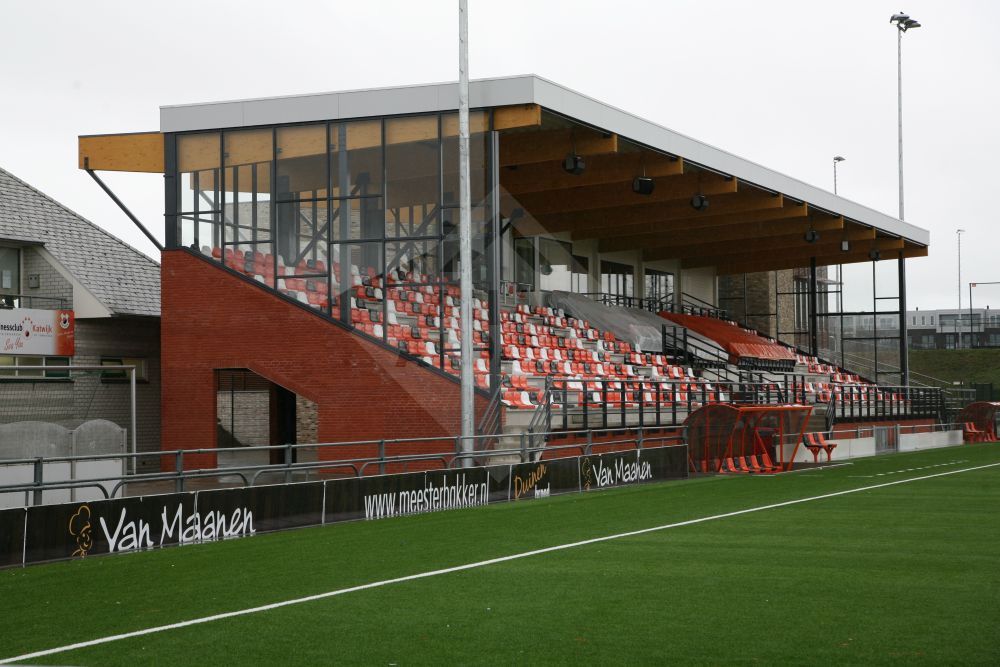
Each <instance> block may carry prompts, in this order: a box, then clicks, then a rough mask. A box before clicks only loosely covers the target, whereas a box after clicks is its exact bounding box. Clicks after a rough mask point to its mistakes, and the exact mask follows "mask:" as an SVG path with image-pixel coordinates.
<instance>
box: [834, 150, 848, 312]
mask: <svg viewBox="0 0 1000 667" xmlns="http://www.w3.org/2000/svg"><path fill="white" fill-rule="evenodd" d="M846 159H847V158H846V157H844V156H842V155H834V156H833V194H837V163H838V162H843V161H844V160H846ZM843 310H844V265H843V264H837V312H838V313H839V312H842V311H843Z"/></svg>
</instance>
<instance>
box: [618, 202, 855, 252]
mask: <svg viewBox="0 0 1000 667" xmlns="http://www.w3.org/2000/svg"><path fill="white" fill-rule="evenodd" d="M785 210H788V209H782V211H785ZM800 210H801V209H800ZM764 212H765V211H762V213H764ZM754 217H756V218H758V219H757V220H756V221H743V220H739V217H734V220H738V221H731V222H729V224H725V225H712V226H706V225H697V226H675V225H674V223H673V222H666V223H663V224H662V225H661V226H660V227H659V229H658V230H657V231H654V232H645V233H641V234H631V233H629V231H628V230H627V229H623V230H622V233H621V234H620V235H619V236H617V237H611V238H601V239H600V240H599V245H600V249H601V251H602V252H616V251H619V250H632V249H635V248H645V249H647V250H660V249H669V248H675V247H679V246H687V245H696V244H699V243H706V242H708V241H712V242H714V241H730V242H732V241H738V240H740V239H745V238H754V237H758V236H782V235H787V234H792V233H804V232H805V231H806V230H807V229H808V228H809V223H810V218H809V217H808V216H806V215H797V216H787V217H780V218H773V219H772V218H764V217H763V216H754ZM812 222H813V223H814V224H815V229H816V230H817V231H831V230H835V229H841V228H842V227H843V225H842V223H841V222H840V221H839V218H831V217H825V216H824V217H822V218H816V217H813V218H812Z"/></svg>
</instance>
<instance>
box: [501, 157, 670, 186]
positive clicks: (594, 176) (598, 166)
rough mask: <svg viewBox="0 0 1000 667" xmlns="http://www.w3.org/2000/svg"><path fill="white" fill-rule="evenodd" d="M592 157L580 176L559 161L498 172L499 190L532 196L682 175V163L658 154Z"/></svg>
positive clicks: (538, 163)
mask: <svg viewBox="0 0 1000 667" xmlns="http://www.w3.org/2000/svg"><path fill="white" fill-rule="evenodd" d="M643 153H644V155H643V156H642V158H641V159H640V157H639V155H640V154H639V153H638V152H631V153H611V154H608V155H594V156H591V157H589V158H588V159H587V169H586V171H584V172H583V173H582V174H579V175H574V174H569V173H567V172H566V171H564V170H563V168H562V158H563V157H565V156H560V159H559V160H558V161H549V162H535V163H532V164H526V165H521V166H517V167H512V168H507V169H503V170H501V171H500V186H501V187H502V188H503V189H504V190H506V191H507V192H509V193H510V194H512V195H515V196H518V197H520V196H522V195H526V194H531V193H535V192H545V191H550V190H562V189H565V188H575V187H582V186H590V185H603V184H605V183H619V182H626V181H627V182H629V183H631V182H632V179H633V178H634V177H635V176H638V175H640V174H642V173H643V172H645V174H646V175H647V176H649V177H651V178H657V177H661V176H678V175H680V174H683V173H684V160H682V159H681V158H670V157H668V156H666V155H662V154H660V153H653V152H651V151H644V152H643Z"/></svg>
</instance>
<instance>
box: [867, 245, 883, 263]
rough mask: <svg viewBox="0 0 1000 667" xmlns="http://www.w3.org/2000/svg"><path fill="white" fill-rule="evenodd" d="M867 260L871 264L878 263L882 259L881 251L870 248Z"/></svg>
mask: <svg viewBox="0 0 1000 667" xmlns="http://www.w3.org/2000/svg"><path fill="white" fill-rule="evenodd" d="M868 259H870V260H871V261H873V262H877V261H879V260H880V259H882V251H881V250H879V249H878V248H872V249H871V251H870V252H869V253H868Z"/></svg>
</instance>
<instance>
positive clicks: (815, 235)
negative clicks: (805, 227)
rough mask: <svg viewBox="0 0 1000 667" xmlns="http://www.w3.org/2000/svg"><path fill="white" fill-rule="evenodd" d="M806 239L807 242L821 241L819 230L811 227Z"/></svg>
mask: <svg viewBox="0 0 1000 667" xmlns="http://www.w3.org/2000/svg"><path fill="white" fill-rule="evenodd" d="M805 239H806V243H816V241H819V232H817V231H816V230H815V229H810V230H809V231H808V232H806V236H805Z"/></svg>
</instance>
